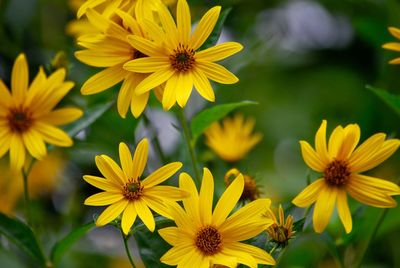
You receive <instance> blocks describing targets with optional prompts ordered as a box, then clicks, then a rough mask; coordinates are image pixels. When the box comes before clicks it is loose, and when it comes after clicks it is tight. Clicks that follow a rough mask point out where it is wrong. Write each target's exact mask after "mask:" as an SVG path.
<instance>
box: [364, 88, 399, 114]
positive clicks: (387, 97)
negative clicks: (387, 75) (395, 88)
mask: <svg viewBox="0 0 400 268" xmlns="http://www.w3.org/2000/svg"><path fill="white" fill-rule="evenodd" d="M367 89H369V90H371V91H372V92H373V93H375V94H376V95H377V96H378V97H379V98H380V99H381V100H383V101H384V102H385V103H386V104H387V105H388V106H389V107H390V108H392V109H393V110H394V111H395V112H396V113H397V114H398V115H400V96H398V95H393V94H392V93H389V92H387V91H386V90H383V89H380V88H376V87H373V86H367Z"/></svg>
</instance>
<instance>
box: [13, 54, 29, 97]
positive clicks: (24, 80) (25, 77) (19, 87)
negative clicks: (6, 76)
mask: <svg viewBox="0 0 400 268" xmlns="http://www.w3.org/2000/svg"><path fill="white" fill-rule="evenodd" d="M28 83H29V70H28V63H27V61H26V58H25V55H24V54H19V56H18V57H17V59H16V60H15V62H14V66H13V68H12V72H11V91H12V94H13V96H14V97H15V99H16V100H17V101H18V102H19V103H21V102H22V101H23V99H24V98H25V95H26V92H27V90H28Z"/></svg>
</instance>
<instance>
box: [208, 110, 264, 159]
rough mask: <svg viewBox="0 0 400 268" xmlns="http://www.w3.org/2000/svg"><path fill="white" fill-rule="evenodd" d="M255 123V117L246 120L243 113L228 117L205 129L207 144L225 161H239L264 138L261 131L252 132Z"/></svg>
mask: <svg viewBox="0 0 400 268" xmlns="http://www.w3.org/2000/svg"><path fill="white" fill-rule="evenodd" d="M254 124H255V121H254V119H252V118H249V119H247V120H245V119H244V117H243V115H241V114H236V115H235V116H234V117H233V118H229V117H227V118H225V119H223V120H222V124H219V123H214V124H212V125H211V126H210V127H209V128H208V129H207V130H206V131H205V133H204V134H205V136H206V144H207V145H208V147H210V148H211V149H212V150H213V151H214V152H215V153H216V154H217V155H218V156H219V157H221V158H222V159H224V160H225V161H228V162H236V161H239V160H241V159H242V158H244V157H245V156H246V154H247V153H248V152H249V151H250V150H251V149H252V148H253V147H254V146H255V145H256V144H257V143H259V142H260V141H261V139H262V134H261V133H255V134H253V133H252V132H253V128H254Z"/></svg>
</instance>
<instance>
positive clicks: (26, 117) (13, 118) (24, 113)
mask: <svg viewBox="0 0 400 268" xmlns="http://www.w3.org/2000/svg"><path fill="white" fill-rule="evenodd" d="M7 120H8V124H9V126H10V129H11V131H12V132H18V133H22V132H25V131H27V130H28V129H29V127H30V126H31V125H32V123H33V119H32V113H31V112H29V111H28V110H27V109H25V108H23V107H18V108H11V109H10V111H9V114H8V115H7Z"/></svg>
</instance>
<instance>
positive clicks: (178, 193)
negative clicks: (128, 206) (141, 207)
mask: <svg viewBox="0 0 400 268" xmlns="http://www.w3.org/2000/svg"><path fill="white" fill-rule="evenodd" d="M144 195H145V196H149V197H155V198H158V197H162V198H163V199H164V198H168V199H171V200H181V199H183V198H186V197H188V196H189V194H188V193H187V192H186V191H184V190H182V189H179V188H177V187H174V186H166V185H158V186H153V187H151V188H149V189H145V191H144Z"/></svg>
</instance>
